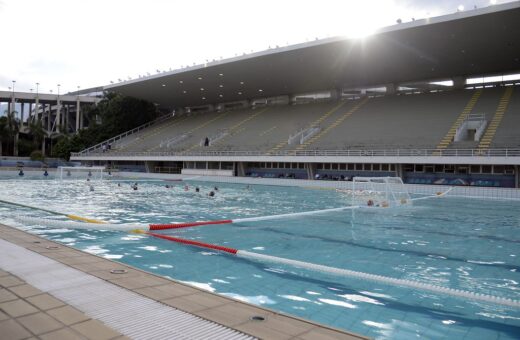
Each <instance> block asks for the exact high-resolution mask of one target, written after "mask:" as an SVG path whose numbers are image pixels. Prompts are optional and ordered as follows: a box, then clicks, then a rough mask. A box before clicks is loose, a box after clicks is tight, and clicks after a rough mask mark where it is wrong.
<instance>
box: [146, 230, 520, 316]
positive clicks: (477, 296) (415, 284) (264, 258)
mask: <svg viewBox="0 0 520 340" xmlns="http://www.w3.org/2000/svg"><path fill="white" fill-rule="evenodd" d="M141 233H143V232H141ZM144 234H146V235H150V236H153V237H157V238H160V239H164V240H168V241H172V242H176V243H180V244H184V245H189V246H195V247H199V248H207V249H214V250H219V251H222V252H225V253H228V254H233V255H236V256H238V257H241V258H245V259H249V260H255V261H257V262H270V263H276V264H284V265H289V266H293V267H297V268H303V269H307V270H311V271H316V272H321V273H326V274H332V275H335V276H340V277H347V278H356V279H361V280H365V281H372V282H378V283H384V284H388V285H392V286H401V287H407V288H413V289H418V290H426V291H430V292H434V293H441V294H445V295H450V296H455V297H459V298H466V299H470V300H475V301H483V302H490V303H494V304H498V305H503V306H509V307H516V308H520V301H518V300H513V299H509V298H503V297H499V296H493V295H488V294H481V293H474V292H470V291H466V290H462V289H454V288H448V287H442V286H437V285H432V284H428V283H423V282H419V281H414V280H405V279H396V278H393V277H389V276H383V275H375V274H370V273H364V272H358V271H354V270H349V269H342V268H335V267H329V266H324V265H320V264H316V263H310V262H303V261H298V260H292V259H287V258H283V257H277V256H271V255H264V254H258V253H253V252H249V251H246V250H240V249H235V248H229V247H223V246H219V245H216V244H210V243H204V242H199V241H192V240H187V239H182V238H178V237H173V236H167V235H162V234H156V233H150V232H144Z"/></svg>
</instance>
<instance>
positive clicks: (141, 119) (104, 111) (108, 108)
mask: <svg viewBox="0 0 520 340" xmlns="http://www.w3.org/2000/svg"><path fill="white" fill-rule="evenodd" d="M84 114H86V115H87V116H88V117H90V119H91V123H90V125H89V127H88V128H87V129H83V130H80V131H79V132H78V133H77V134H75V135H72V136H70V135H62V136H61V137H59V139H58V140H57V142H56V144H55V145H54V146H53V148H52V154H53V156H56V157H61V158H64V159H67V160H68V159H69V158H70V153H71V152H79V151H81V150H83V149H86V148H88V147H90V146H93V145H96V144H98V143H101V142H102V141H104V140H107V139H109V138H111V137H114V136H116V135H118V134H120V133H123V132H125V131H128V130H131V129H133V128H135V127H137V126H139V125H142V124H144V123H146V122H149V121H151V120H153V119H155V118H157V117H158V115H159V112H158V111H157V110H156V108H155V106H154V105H153V104H152V103H149V102H147V101H144V100H141V99H136V98H132V97H125V96H122V95H120V94H115V93H105V94H104V98H103V99H102V100H101V101H100V102H99V103H98V104H97V106H96V107H93V108H90V109H84ZM96 116H99V117H101V121H102V123H101V124H96V123H95V122H94V120H95V119H94V117H96Z"/></svg>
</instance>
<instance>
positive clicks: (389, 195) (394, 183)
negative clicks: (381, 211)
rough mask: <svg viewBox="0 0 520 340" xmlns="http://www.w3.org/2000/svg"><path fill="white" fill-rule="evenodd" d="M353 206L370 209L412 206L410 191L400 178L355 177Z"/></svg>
mask: <svg viewBox="0 0 520 340" xmlns="http://www.w3.org/2000/svg"><path fill="white" fill-rule="evenodd" d="M351 195H352V201H353V204H356V205H359V206H368V207H380V208H388V207H396V206H402V205H411V204H412V200H411V198H410V194H409V193H408V189H407V188H406V186H405V184H404V183H403V180H402V179H401V178H400V177H354V178H353V179H352V193H351Z"/></svg>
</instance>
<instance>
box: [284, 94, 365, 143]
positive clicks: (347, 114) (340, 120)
mask: <svg viewBox="0 0 520 340" xmlns="http://www.w3.org/2000/svg"><path fill="white" fill-rule="evenodd" d="M368 101H369V98H368V97H365V98H364V99H362V100H360V101H359V103H357V104H356V105H355V106H354V107H352V108H351V109H350V110H348V111H347V112H345V113H344V114H342V115H341V116H340V117H339V118H337V119H336V120H335V121H334V122H333V123H332V124H330V125H329V126H327V127H326V128H325V129H323V130H321V131H320V132H319V133H318V134H316V135H315V136H313V137H311V138H309V139H308V140H307V141H306V142H304V143H303V144H300V145H298V146H297V147H296V149H295V150H294V151H300V150H303V149H305V148H306V147H308V146H309V145H311V144H313V143H315V142H317V141H318V140H319V139H320V138H322V137H323V136H325V135H326V134H327V133H329V132H330V131H331V130H333V129H334V128H336V127H337V126H338V125H340V124H341V123H343V121H344V120H345V119H347V118H348V117H350V116H352V115H353V114H354V113H355V112H356V111H357V110H359V109H360V108H361V107H362V106H363V105H365V104H366V103H367V102H368Z"/></svg>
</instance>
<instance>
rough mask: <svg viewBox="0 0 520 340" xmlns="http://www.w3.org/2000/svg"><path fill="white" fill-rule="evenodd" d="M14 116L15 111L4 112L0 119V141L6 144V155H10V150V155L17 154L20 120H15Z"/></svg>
mask: <svg viewBox="0 0 520 340" xmlns="http://www.w3.org/2000/svg"><path fill="white" fill-rule="evenodd" d="M16 114H17V112H16V111H11V112H8V111H7V110H6V111H5V117H2V123H1V124H0V125H1V126H0V133H1V139H2V141H5V142H6V144H7V153H8V154H10V151H11V150H12V155H16V153H17V150H18V145H17V144H18V132H19V131H20V120H19V119H18V118H16ZM11 142H12V144H11ZM11 145H12V148H11Z"/></svg>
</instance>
